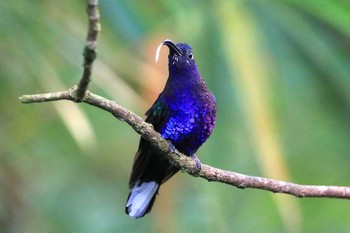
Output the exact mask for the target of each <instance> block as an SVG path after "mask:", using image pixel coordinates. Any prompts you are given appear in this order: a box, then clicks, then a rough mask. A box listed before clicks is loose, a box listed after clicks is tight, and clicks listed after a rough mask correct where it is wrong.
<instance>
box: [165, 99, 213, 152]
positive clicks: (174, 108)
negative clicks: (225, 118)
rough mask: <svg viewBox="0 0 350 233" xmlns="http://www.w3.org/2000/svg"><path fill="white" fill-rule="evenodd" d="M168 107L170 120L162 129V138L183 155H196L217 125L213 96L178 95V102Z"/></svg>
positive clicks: (171, 103) (170, 103)
mask: <svg viewBox="0 0 350 233" xmlns="http://www.w3.org/2000/svg"><path fill="white" fill-rule="evenodd" d="M208 96H209V95H208ZM168 107H169V111H170V114H169V119H168V120H167V121H166V123H165V125H164V126H163V128H162V129H161V134H162V136H163V137H164V138H165V139H167V140H170V141H171V142H172V143H173V144H174V146H175V147H176V148H177V149H178V150H179V151H181V152H182V153H185V154H188V155H191V154H193V153H195V152H196V150H197V149H198V148H199V147H200V146H201V145H202V144H203V143H204V142H205V141H206V139H207V138H208V137H209V135H210V133H211V131H212V130H213V127H214V124H215V118H216V116H215V113H216V109H215V103H214V102H213V99H212V96H209V97H208V98H207V97H205V98H202V97H201V96H193V95H192V96H191V95H188V94H184V95H178V98H177V100H176V101H174V102H170V101H169V105H168Z"/></svg>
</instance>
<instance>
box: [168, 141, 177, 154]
mask: <svg viewBox="0 0 350 233" xmlns="http://www.w3.org/2000/svg"><path fill="white" fill-rule="evenodd" d="M168 142H169V151H170V153H175V151H176V148H175V146H174V144H173V143H172V142H171V141H170V140H168Z"/></svg>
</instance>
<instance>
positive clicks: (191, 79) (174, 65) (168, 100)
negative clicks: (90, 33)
mask: <svg viewBox="0 0 350 233" xmlns="http://www.w3.org/2000/svg"><path fill="white" fill-rule="evenodd" d="M162 45H166V46H167V47H168V48H169V50H170V51H169V56H168V60H169V65H168V66H169V77H168V80H167V82H166V85H165V87H164V90H163V92H162V93H161V94H160V95H159V97H158V99H157V100H156V101H155V103H154V104H153V105H152V107H151V108H150V109H149V110H148V111H147V112H146V115H147V118H146V122H148V123H151V124H152V125H153V127H154V129H155V130H156V131H157V132H159V133H160V134H161V135H162V136H163V137H164V138H165V139H167V140H168V141H169V142H170V143H171V144H172V145H171V146H175V148H176V149H177V150H179V151H180V152H181V153H183V154H185V155H187V156H191V157H193V158H195V159H197V158H196V157H195V152H196V151H197V149H198V148H199V147H200V146H201V145H202V144H203V143H204V142H205V141H206V140H207V138H208V137H209V135H210V134H211V132H212V130H213V128H214V125H215V121H216V100H215V97H214V95H213V94H212V93H211V92H210V91H209V89H208V87H207V85H206V84H205V82H204V80H203V79H202V77H201V75H200V74H199V71H198V68H197V66H196V62H195V60H194V57H193V54H192V48H191V47H190V46H189V45H187V44H183V43H179V44H174V43H173V42H172V41H170V40H165V41H164V42H163V43H162V44H161V45H160V46H162ZM159 48H160V47H159ZM157 55H158V54H157ZM196 162H198V163H199V160H198V159H197V160H196ZM198 163H197V165H198ZM199 165H200V163H199ZM178 171H179V169H178V168H177V167H175V166H173V165H172V164H171V163H170V162H169V161H168V160H167V158H166V157H165V156H164V155H163V154H162V153H161V152H159V151H158V150H157V149H156V148H154V147H153V146H152V145H151V144H150V143H149V142H148V141H147V140H145V139H143V138H142V137H141V139H140V143H139V147H138V151H137V152H136V155H135V159H134V164H133V168H132V172H131V176H130V181H129V187H130V193H129V197H128V200H127V203H126V207H125V212H126V213H127V214H128V215H129V216H131V217H132V218H135V219H136V218H141V217H143V216H144V215H145V214H146V213H148V212H150V211H151V208H152V206H153V203H154V200H155V198H156V194H157V193H158V190H159V187H160V185H161V184H162V183H164V182H165V181H167V180H168V179H169V178H170V177H172V176H173V175H174V174H175V173H176V172H178Z"/></svg>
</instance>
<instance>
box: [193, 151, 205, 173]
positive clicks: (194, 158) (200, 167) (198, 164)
mask: <svg viewBox="0 0 350 233" xmlns="http://www.w3.org/2000/svg"><path fill="white" fill-rule="evenodd" d="M191 158H192V159H193V160H194V161H195V162H196V168H197V170H196V171H195V173H196V174H198V173H199V172H200V171H201V169H202V164H201V161H199V159H198V157H197V156H196V155H195V154H193V155H191Z"/></svg>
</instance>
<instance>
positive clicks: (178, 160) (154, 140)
mask: <svg viewBox="0 0 350 233" xmlns="http://www.w3.org/2000/svg"><path fill="white" fill-rule="evenodd" d="M77 90H78V87H77V86H74V87H72V88H70V89H69V90H68V91H63V92H56V93H46V94H36V95H24V96H21V97H20V98H19V99H20V101H21V102H22V103H35V102H48V101H57V100H71V101H76V95H77ZM81 101H82V102H85V103H87V104H90V105H93V106H95V107H98V108H100V109H103V110H105V111H107V112H110V113H112V114H113V115H114V116H115V117H116V118H118V119H119V120H121V121H124V122H126V123H128V124H129V125H130V126H131V127H132V128H133V129H134V130H135V131H136V132H137V133H138V134H140V135H141V136H142V137H144V138H145V139H146V140H148V141H150V142H151V144H152V145H153V146H154V147H156V148H157V149H159V150H160V151H161V152H163V154H164V155H165V156H166V157H167V158H168V159H169V161H170V162H171V163H172V164H174V165H175V166H177V167H179V168H180V169H181V170H184V171H186V172H187V173H189V174H190V175H192V176H199V177H202V178H204V179H206V180H208V181H215V182H220V183H225V184H229V185H232V186H236V187H238V188H254V189H263V190H267V191H271V192H273V193H285V194H290V195H294V196H296V197H329V198H342V199H350V187H345V186H317V185H300V184H295V183H289V182H284V181H279V180H274V179H268V178H262V177H256V176H248V175H243V174H240V173H236V172H231V171H225V170H222V169H218V168H214V167H211V166H208V165H205V164H202V168H201V170H200V171H198V170H197V167H196V162H195V161H193V160H192V159H191V158H189V157H187V156H185V155H184V154H182V153H180V152H179V151H177V150H175V151H172V150H171V149H170V147H169V143H168V141H167V140H165V139H164V138H162V136H161V135H160V134H159V133H158V132H156V131H155V130H154V129H153V126H152V125H151V124H148V123H146V122H145V121H144V120H143V119H142V118H141V117H139V116H137V115H135V114H134V113H133V112H131V111H129V110H128V109H126V108H124V107H122V106H121V105H119V104H117V103H116V102H115V101H111V100H108V99H106V98H103V97H101V96H98V95H96V94H93V93H91V92H90V91H86V93H85V96H84V97H83V98H82V99H81Z"/></svg>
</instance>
